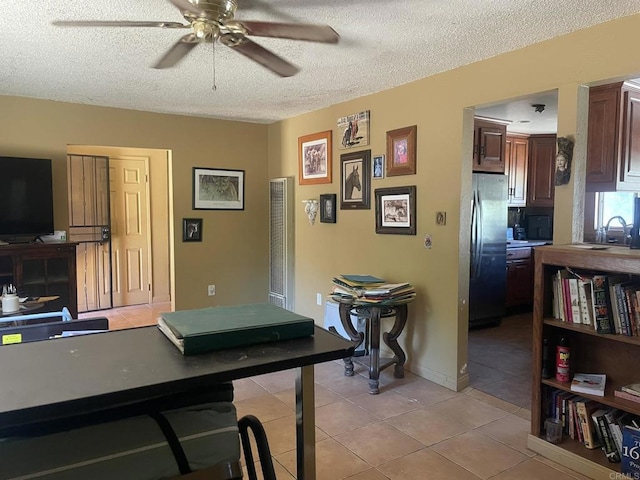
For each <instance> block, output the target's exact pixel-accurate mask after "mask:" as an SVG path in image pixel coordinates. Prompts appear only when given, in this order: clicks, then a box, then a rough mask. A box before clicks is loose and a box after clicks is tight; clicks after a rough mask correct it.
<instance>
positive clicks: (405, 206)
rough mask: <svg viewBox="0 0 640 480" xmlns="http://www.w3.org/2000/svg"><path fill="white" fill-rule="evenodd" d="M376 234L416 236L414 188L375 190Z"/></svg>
mask: <svg viewBox="0 0 640 480" xmlns="http://www.w3.org/2000/svg"><path fill="white" fill-rule="evenodd" d="M375 196H376V233H391V234H398V235H415V234H416V186H415V185H410V186H408V187H391V188H376V191H375Z"/></svg>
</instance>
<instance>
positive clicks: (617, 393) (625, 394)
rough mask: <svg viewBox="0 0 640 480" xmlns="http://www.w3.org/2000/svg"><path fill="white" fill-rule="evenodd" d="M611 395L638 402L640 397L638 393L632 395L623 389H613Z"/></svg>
mask: <svg viewBox="0 0 640 480" xmlns="http://www.w3.org/2000/svg"><path fill="white" fill-rule="evenodd" d="M613 395H614V396H615V397H618V398H622V399H623V400H629V401H630V402H636V403H640V397H639V396H638V395H633V394H631V393H629V392H625V391H624V390H614V391H613Z"/></svg>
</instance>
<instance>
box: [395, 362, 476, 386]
mask: <svg viewBox="0 0 640 480" xmlns="http://www.w3.org/2000/svg"><path fill="white" fill-rule="evenodd" d="M405 367H406V369H407V370H409V371H410V372H411V373H415V374H416V375H418V376H420V377H422V378H424V379H425V380H429V381H431V382H433V383H437V384H438V385H441V386H443V387H445V388H448V389H449V390H453V391H454V392H459V391H460V390H462V389H464V388H466V387H467V386H468V385H469V374H468V373H465V374H464V375H463V376H462V377H460V378H458V379H456V378H451V377H448V376H446V375H443V374H442V373H440V372H436V371H435V370H431V369H430V368H426V367H423V366H422V365H419V364H417V363H409V362H407V364H406V365H405ZM461 385H464V386H463V387H462V388H461V387H460V386H461Z"/></svg>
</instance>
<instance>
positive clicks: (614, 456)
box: [543, 389, 640, 478]
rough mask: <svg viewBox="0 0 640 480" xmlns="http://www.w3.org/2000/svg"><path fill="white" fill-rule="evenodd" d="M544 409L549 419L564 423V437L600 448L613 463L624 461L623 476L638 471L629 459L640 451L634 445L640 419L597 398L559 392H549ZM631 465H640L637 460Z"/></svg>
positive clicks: (639, 430) (586, 445) (638, 436)
mask: <svg viewBox="0 0 640 480" xmlns="http://www.w3.org/2000/svg"><path fill="white" fill-rule="evenodd" d="M572 390H573V389H572ZM573 391H575V390H573ZM588 393H589V394H592V392H588ZM543 408H544V413H546V414H547V416H548V417H549V418H554V419H556V420H559V421H560V422H561V424H562V429H563V433H564V434H565V435H568V436H569V437H571V438H572V439H574V440H577V441H578V442H580V443H582V444H583V445H584V446H585V447H586V448H588V449H595V448H598V447H600V448H601V449H602V450H603V452H604V453H605V455H606V457H607V459H608V460H609V461H610V462H620V461H621V460H622V462H623V466H622V472H623V473H630V472H633V473H634V475H635V473H637V472H638V470H637V469H636V470H630V469H629V460H633V459H632V458H630V456H631V457H633V456H635V453H633V452H634V451H632V450H631V449H632V448H634V447H635V448H637V447H636V444H635V443H634V442H635V441H637V440H639V439H640V428H639V427H640V417H638V416H637V415H634V414H632V413H629V412H625V411H623V410H621V409H618V408H612V407H611V406H608V405H604V404H601V403H599V402H598V401H597V400H596V399H593V398H585V397H582V396H580V395H576V394H574V393H573V392H565V391H562V390H556V389H554V390H552V391H550V393H549V396H548V397H547V398H546V399H545V402H544V405H543ZM631 463H632V464H634V465H635V466H637V465H636V462H635V461H634V462H631ZM629 478H639V477H636V476H632V477H629Z"/></svg>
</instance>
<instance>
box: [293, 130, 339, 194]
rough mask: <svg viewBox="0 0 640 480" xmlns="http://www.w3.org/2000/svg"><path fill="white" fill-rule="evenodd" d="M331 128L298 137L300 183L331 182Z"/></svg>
mask: <svg viewBox="0 0 640 480" xmlns="http://www.w3.org/2000/svg"><path fill="white" fill-rule="evenodd" d="M332 148H333V147H332V145H331V130H328V131H326V132H320V133H313V134H311V135H305V136H303V137H299V138H298V180H299V183H300V185H315V184H319V183H331V182H332V180H331V163H332V159H331V151H332Z"/></svg>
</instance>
